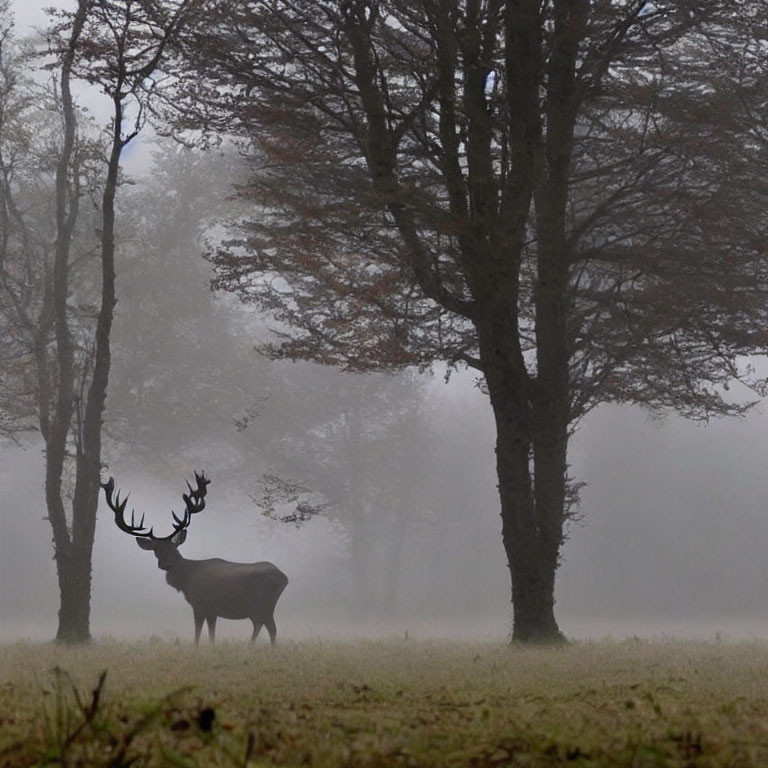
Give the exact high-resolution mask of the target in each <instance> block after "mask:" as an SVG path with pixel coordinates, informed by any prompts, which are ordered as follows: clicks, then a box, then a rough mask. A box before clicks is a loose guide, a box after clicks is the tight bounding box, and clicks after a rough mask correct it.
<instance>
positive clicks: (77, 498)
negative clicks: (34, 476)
mask: <svg viewBox="0 0 768 768" xmlns="http://www.w3.org/2000/svg"><path fill="white" fill-rule="evenodd" d="M188 5H189V3H187V2H179V3H175V2H168V3H161V4H157V3H151V2H136V1H134V0H124V1H123V0H120V1H119V2H110V1H109V0H79V2H78V5H77V8H76V9H75V10H74V11H72V12H68V11H67V12H65V11H61V12H52V13H54V17H55V19H56V23H55V24H53V25H52V27H51V28H50V30H49V32H48V44H49V54H50V55H51V57H52V61H53V64H51V65H50V67H49V68H50V69H51V70H52V71H53V72H54V73H55V75H54V83H55V86H56V107H57V109H58V112H59V114H60V120H61V136H60V139H59V140H58V141H57V142H56V143H55V144H54V146H55V147H56V150H55V155H56V157H55V164H54V165H55V169H54V171H53V178H54V182H53V190H52V195H53V197H52V202H51V203H50V204H49V209H50V210H51V213H52V214H53V215H52V216H51V218H52V219H53V220H54V221H55V231H54V232H53V233H52V237H51V238H50V241H52V242H53V248H52V252H51V251H50V250H48V249H47V246H46V243H47V242H50V241H47V240H46V238H45V235H44V234H43V233H40V232H36V233H35V232H33V231H32V230H33V228H32V227H31V226H30V221H31V213H30V212H29V211H24V210H22V209H20V208H19V207H18V206H16V204H15V201H14V193H15V190H16V188H17V187H16V186H15V185H14V184H13V183H12V179H13V172H14V166H13V164H12V161H11V157H10V155H9V154H8V153H7V152H6V154H5V155H4V162H3V170H4V172H5V183H4V187H3V191H4V214H3V215H4V223H5V224H6V228H5V246H6V247H5V252H4V262H3V263H2V264H0V267H5V266H8V267H9V268H8V269H3V270H2V271H3V278H4V280H5V285H6V287H8V288H9V293H8V295H7V297H6V298H7V299H8V301H7V305H8V307H9V308H10V310H11V311H10V312H9V313H6V314H5V315H4V317H5V322H7V323H9V324H11V325H12V326H13V327H14V328H15V329H16V330H17V333H18V335H19V336H20V337H21V336H22V335H23V337H24V343H25V345H26V351H27V359H28V362H29V364H30V366H31V369H32V370H34V385H33V386H31V387H30V388H29V392H28V394H29V395H31V396H32V397H33V398H34V400H35V401H36V403H35V404H36V410H37V416H38V424H39V428H40V432H41V434H42V437H43V439H44V441H45V456H46V473H45V496H46V506H47V510H48V520H49V521H50V523H51V528H52V531H53V542H54V551H55V560H56V566H57V574H58V583H59V591H60V597H61V603H60V609H59V626H58V630H57V635H56V637H57V640H59V641H61V642H83V641H86V640H88V639H89V636H90V594H91V558H92V551H93V541H94V533H95V525H96V510H97V506H98V492H99V479H100V478H99V475H100V471H101V440H102V416H103V411H104V406H105V402H106V395H107V383H108V379H109V368H110V333H111V328H112V321H113V314H114V305H115V241H114V227H115V196H116V193H117V189H118V183H119V168H120V159H121V155H122V152H123V150H124V149H125V147H126V146H127V145H128V144H129V143H130V142H131V141H132V140H133V139H134V138H135V137H136V136H137V135H138V133H139V131H140V130H141V127H142V125H143V123H144V120H145V115H146V104H147V101H148V100H149V99H150V98H151V95H152V90H153V88H154V87H155V86H156V77H154V75H156V73H157V71H158V65H159V64H160V62H161V60H162V56H163V54H164V51H165V48H166V45H167V42H168V40H169V39H170V38H171V37H172V36H173V35H174V34H175V32H176V30H177V28H178V26H179V24H180V23H181V21H182V20H183V16H184V13H185V11H186V9H187V7H188ZM76 78H80V79H82V80H85V81H87V82H88V83H90V84H91V85H95V86H98V87H100V88H101V90H102V91H103V92H104V93H105V94H106V95H107V96H108V97H109V99H110V100H111V104H112V120H111V124H110V126H109V129H108V131H107V135H106V141H105V144H106V146H105V147H104V145H102V147H103V151H101V150H99V151H94V143H93V142H89V140H88V139H87V138H86V135H85V132H83V131H82V130H81V120H80V117H81V116H80V115H79V114H78V111H77V108H76V105H75V100H74V98H73V96H72V82H73V80H74V79H76ZM129 106H130V107H131V108H132V109H133V111H132V113H131V116H130V118H126V109H127V108H129ZM6 114H7V113H6ZM3 138H4V139H8V138H9V137H8V134H7V133H6V134H5V135H4V137H3ZM8 146H9V145H7V144H6V146H5V147H4V149H6V148H7V147H8ZM15 157H16V158H17V159H18V155H15ZM97 159H98V162H96V160H97ZM96 190H100V195H101V199H100V200H94V202H95V203H96V204H97V205H98V207H99V221H98V224H97V226H96V231H98V232H99V242H98V243H97V244H94V243H90V242H85V241H81V240H80V239H78V238H77V237H76V232H77V225H78V220H79V218H80V217H81V205H80V204H81V199H82V198H83V196H84V195H86V194H93V193H94V192H95V191H96ZM37 221H40V218H39V217H38V219H37ZM91 231H93V229H91ZM11 234H12V237H11V236H10V235H11ZM33 235H35V236H36V237H33ZM11 252H12V253H11ZM94 253H96V254H98V256H97V257H96V259H97V261H98V271H99V272H100V280H99V279H98V278H97V280H96V282H97V284H98V283H100V289H99V290H98V298H96V300H95V301H94V302H93V303H89V304H87V305H86V306H77V304H78V302H73V291H74V290H76V289H77V288H81V286H77V285H74V284H75V283H76V282H77V280H78V279H79V278H82V271H81V266H82V263H83V262H88V261H89V260H90V261H93V254H94ZM11 255H13V258H11ZM19 270H21V272H19ZM22 273H23V274H22ZM73 304H75V305H76V306H74V307H73ZM27 380H28V379H27ZM17 383H18V381H17ZM69 464H72V465H73V466H74V473H73V474H74V481H73V484H72V489H71V494H70V491H69V489H68V488H67V487H66V485H67V484H66V483H65V482H64V476H65V467H66V466H67V465H69ZM70 495H71V511H70V512H68V510H67V507H68V501H67V499H68V497H69V496H70Z"/></svg>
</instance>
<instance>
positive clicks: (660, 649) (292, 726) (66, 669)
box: [0, 640, 768, 768]
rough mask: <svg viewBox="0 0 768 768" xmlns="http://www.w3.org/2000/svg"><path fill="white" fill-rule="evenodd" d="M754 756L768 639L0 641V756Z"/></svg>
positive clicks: (761, 726)
mask: <svg viewBox="0 0 768 768" xmlns="http://www.w3.org/2000/svg"><path fill="white" fill-rule="evenodd" d="M269 765H314V766H355V767H356V768H357V767H360V768H364V767H365V766H390V765H393V766H396V765H403V766H480V767H482V766H506V765H510V766H518V765H519V766H552V765H575V766H667V765H668V766H686V767H687V768H690V767H692V766H702V767H703V766H761V767H764V766H766V765H768V645H765V644H762V643H744V644H728V643H720V642H711V643H707V642H686V643H683V642H673V641H669V642H666V641H655V642H642V641H636V640H633V641H626V642H619V643H614V642H596V643H591V642H590V643H583V644H581V643H577V644H571V645H569V646H566V647H555V648H541V649H529V648H517V647H509V646H505V645H501V644H498V645H493V644H470V643H466V644H463V643H437V642H409V641H394V640H393V641H382V642H354V643H352V642H350V643H325V642H303V643H296V644H292V643H288V642H284V643H282V644H281V645H280V646H278V647H277V648H275V649H270V648H268V647H267V646H265V645H261V644H259V645H257V646H256V647H249V646H246V645H242V646H241V645H227V644H221V645H217V646H216V647H214V648H210V647H205V646H202V647H200V648H197V649H196V648H194V647H190V646H187V645H178V644H173V643H144V644H134V645H127V644H120V643H109V642H98V643H94V644H93V645H91V646H90V647H86V648H61V647H57V646H53V645H40V644H24V643H18V644H11V645H4V646H0V766H2V768H17V767H19V768H20V767H22V766H73V767H74V766H87V767H88V768H96V767H100V766H105V767H106V766H110V767H112V768H120V767H121V766H176V767H177V768H192V767H193V766H227V767H228V768H229V767H231V766H244V767H245V766H269Z"/></svg>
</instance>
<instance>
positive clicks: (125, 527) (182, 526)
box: [101, 472, 211, 571]
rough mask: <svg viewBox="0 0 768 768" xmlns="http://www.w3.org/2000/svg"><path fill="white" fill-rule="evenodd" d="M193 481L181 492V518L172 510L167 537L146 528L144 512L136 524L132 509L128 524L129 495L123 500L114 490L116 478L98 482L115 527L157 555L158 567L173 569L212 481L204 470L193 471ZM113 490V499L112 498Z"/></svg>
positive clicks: (203, 503)
mask: <svg viewBox="0 0 768 768" xmlns="http://www.w3.org/2000/svg"><path fill="white" fill-rule="evenodd" d="M195 482H196V483H197V488H195V489H193V488H192V486H191V485H190V484H189V482H187V488H188V489H189V493H183V494H182V498H183V499H184V512H183V513H182V515H181V517H179V516H178V515H177V514H176V513H175V512H174V511H173V510H171V514H172V515H173V532H172V533H171V534H169V535H168V536H155V534H154V532H153V530H152V528H149V529H147V528H145V527H144V515H142V516H141V520H139V522H138V523H136V519H135V515H134V512H133V510H131V522H130V523H129V522H128V521H127V520H126V519H125V507H126V504H127V503H128V496H126V497H125V498H124V499H122V500H121V499H120V491H118V492H117V493H115V480H114V478H112V477H110V478H109V480H107V482H106V483H102V484H101V487H102V488H103V489H104V493H105V494H106V497H107V504H108V505H109V508H110V509H111V510H112V511H113V512H114V513H115V523H116V524H117V527H118V528H119V529H120V530H121V531H124V532H125V533H128V534H130V535H131V536H135V537H136V543H137V544H138V545H139V546H140V547H141V548H142V549H150V550H152V551H153V552H154V553H155V557H156V558H157V564H158V566H159V567H160V568H161V569H162V570H164V571H167V570H169V569H170V568H172V567H173V564H174V563H175V562H176V561H177V560H178V559H179V558H180V557H181V555H180V554H179V547H180V546H181V545H182V544H183V543H184V540H185V539H186V538H187V528H188V527H189V524H190V523H191V522H192V515H194V514H197V513H198V512H202V511H203V509H205V494H206V493H207V490H208V485H209V483H210V482H211V481H210V480H209V479H208V478H207V477H206V476H205V472H201V473H200V474H198V473H197V472H195ZM113 493H114V498H113V497H112V494H113ZM129 495H130V494H129Z"/></svg>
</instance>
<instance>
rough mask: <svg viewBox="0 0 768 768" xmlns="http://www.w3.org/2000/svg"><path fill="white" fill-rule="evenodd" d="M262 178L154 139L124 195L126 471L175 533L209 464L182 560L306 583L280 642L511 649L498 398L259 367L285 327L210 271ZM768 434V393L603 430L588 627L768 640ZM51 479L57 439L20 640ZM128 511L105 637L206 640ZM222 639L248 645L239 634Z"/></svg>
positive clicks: (29, 519) (32, 484)
mask: <svg viewBox="0 0 768 768" xmlns="http://www.w3.org/2000/svg"><path fill="white" fill-rule="evenodd" d="M16 5H17V6H18V7H17V9H16V10H17V14H18V16H17V21H18V24H19V26H20V27H22V28H23V27H24V26H25V25H26V26H29V25H32V24H41V23H43V21H44V17H43V16H42V14H41V13H40V8H41V7H42V5H43V4H40V5H39V6H38V4H36V3H25V4H23V5H22V4H20V3H18V4H16ZM45 5H49V3H45ZM93 109H94V110H96V111H98V101H96V100H95V101H94V102H93ZM239 170H240V169H239V167H238V164H237V159H236V157H233V156H230V155H224V154H216V153H211V154H208V155H203V154H200V153H192V152H185V151H183V150H181V149H179V148H178V147H174V146H171V145H153V144H152V143H151V142H149V141H147V140H146V139H144V140H142V142H141V144H140V145H139V146H138V149H133V150H132V154H131V156H130V158H129V163H128V167H127V171H128V174H129V176H131V175H133V176H135V177H139V176H143V177H145V178H149V179H151V180H152V182H151V183H150V184H146V185H144V184H142V185H136V186H135V187H130V186H127V187H124V188H123V189H122V191H121V199H120V203H119V204H120V208H121V215H120V216H119V219H118V221H119V226H120V227H121V228H122V232H121V241H120V245H119V252H118V262H117V273H118V277H117V290H118V305H117V311H116V317H115V328H114V351H113V370H112V374H111V379H110V389H109V397H108V402H107V412H106V414H105V427H106V442H105V459H106V461H107V463H108V468H107V469H106V470H105V471H104V477H105V478H106V477H107V476H108V475H110V474H113V475H114V476H115V480H116V484H117V486H118V487H119V488H121V489H122V491H123V492H124V493H125V492H129V491H130V492H131V499H130V502H129V506H133V507H135V509H136V510H137V512H139V513H141V512H146V514H147V521H148V523H149V524H150V525H154V526H155V528H156V530H157V531H158V532H163V533H164V532H167V531H168V530H170V522H171V513H170V510H171V509H176V510H177V511H178V510H179V509H180V504H181V492H182V490H184V488H185V486H184V479H185V478H190V477H192V472H193V470H195V469H198V470H199V469H201V468H202V469H205V470H206V472H207V473H208V474H209V476H210V477H211V479H212V484H211V486H210V488H209V493H208V507H207V509H206V510H205V512H204V513H203V514H201V515H200V516H199V519H198V518H195V520H194V523H193V525H192V526H191V528H190V532H189V537H188V539H187V542H186V543H185V545H184V548H183V554H184V555H185V556H186V557H192V558H205V557H222V558H225V559H229V560H234V561H253V560H262V559H264V560H270V561H272V562H273V563H275V564H276V565H277V566H278V567H279V568H280V569H281V570H283V571H284V572H285V573H286V574H287V575H288V577H289V579H290V583H289V586H288V588H287V589H286V592H285V594H284V595H283V597H282V598H281V601H280V603H279V606H278V608H277V615H276V620H277V624H278V630H279V633H280V637H281V638H284V639H286V638H287V639H290V638H296V637H333V636H339V635H342V634H345V635H349V634H353V635H354V634H359V635H362V634H372V633H376V634H384V635H392V634H394V635H403V634H404V633H405V632H408V633H409V636H415V637H419V636H434V635H440V636H446V637H478V636H479V637H487V638H503V637H506V636H507V635H508V633H509V630H510V605H509V576H508V572H507V567H506V561H505V556H504V551H503V548H502V545H501V540H500V537H499V530H500V519H499V510H498V499H497V497H496V495H495V494H494V493H493V489H494V486H495V466H494V461H495V459H494V450H493V442H494V429H493V423H492V414H491V410H490V407H489V405H488V403H487V399H486V397H485V395H484V394H483V393H482V392H480V391H479V390H478V389H477V388H476V386H475V382H474V377H473V376H472V375H471V374H469V373H466V372H457V373H454V374H453V375H452V376H451V377H450V379H449V381H448V382H447V383H446V382H445V381H444V373H445V371H444V369H443V368H442V367H439V366H438V367H436V368H435V370H434V372H433V374H432V375H429V374H416V373H408V374H404V375H400V376H386V375H381V374H376V375H365V376H360V375H354V376H353V375H351V374H343V373H340V372H338V371H335V370H331V369H325V368H320V367H318V366H314V365H310V364H308V363H294V364H292V363H287V362H279V363H278V362H272V361H269V360H267V359H265V358H263V357H261V356H259V355H258V354H257V353H256V352H255V351H254V345H255V344H256V343H257V342H258V341H260V340H264V339H265V338H267V330H266V321H265V320H264V319H263V318H261V317H258V316H257V315H255V313H253V312H251V311H249V309H248V307H244V306H242V305H241V304H240V303H239V302H237V301H236V300H234V299H233V298H232V297H231V296H223V295H218V294H215V293H212V292H211V291H210V290H209V287H208V285H209V280H210V277H211V271H210V266H209V265H208V263H207V262H206V261H205V260H204V259H203V251H204V249H205V247H206V241H207V239H210V238H211V237H212V236H214V235H215V225H213V224H211V222H212V221H213V220H214V219H215V218H216V216H223V217H226V216H228V215H236V210H234V208H236V204H235V203H232V204H231V205H232V207H231V208H229V207H227V206H228V205H229V203H222V200H225V198H226V197H227V195H228V190H230V189H231V183H232V181H233V180H236V179H237V178H238V173H239ZM766 427H768V421H766V412H765V408H764V406H763V404H760V405H758V406H757V407H756V408H755V409H753V411H752V412H751V413H750V414H749V415H748V416H747V417H746V418H745V419H742V420H730V421H725V420H718V421H713V422H710V423H708V424H694V423H690V422H686V421H684V420H682V419H680V418H679V417H677V416H674V415H669V416H668V417H667V418H665V419H656V418H651V417H650V416H649V415H648V414H647V413H646V412H644V411H642V410H640V409H638V408H630V407H615V406H612V407H602V408H600V409H598V410H597V411H595V412H594V413H592V414H590V415H589V416H588V417H587V418H586V419H585V420H584V421H583V423H582V424H581V425H580V427H579V430H578V432H577V433H576V435H575V438H574V440H573V442H572V447H571V459H572V466H571V473H570V474H571V476H572V477H574V478H575V479H576V480H579V481H584V482H585V483H587V485H586V487H585V488H584V489H583V490H582V494H581V504H580V508H579V513H580V515H581V519H580V521H578V522H576V523H574V524H572V525H571V527H570V529H569V541H568V542H567V543H566V545H565V547H564V560H563V563H562V566H561V568H560V570H559V573H558V582H557V600H558V606H557V607H558V616H559V621H560V626H561V628H562V630H563V631H564V633H565V634H566V635H567V636H570V637H586V636H591V637H600V636H603V635H606V634H611V635H614V636H619V637H621V636H625V635H632V634H637V635H653V634H659V633H667V634H686V635H704V636H712V635H714V634H715V633H721V634H722V635H725V636H729V637H742V636H755V637H761V638H768V607H767V606H768V564H767V563H766V542H767V541H768V516H766V514H765V490H766V487H768V478H767V476H766V475H767V473H766V456H768V450H766V449H767V448H768V430H767V429H766ZM272 476H275V477H279V478H281V479H282V480H285V481H290V482H293V483H295V484H297V486H300V490H299V491H298V492H297V499H303V500H306V501H308V502H309V503H313V504H319V505H321V507H322V513H321V514H320V515H318V516H315V517H313V518H312V519H311V520H310V521H308V522H307V523H305V524H303V525H302V526H299V527H297V526H296V525H293V524H290V523H285V522H281V521H280V520H278V519H275V518H276V517H279V516H280V515H281V514H288V513H290V512H291V510H292V509H294V508H295V504H296V499H294V500H293V501H290V502H285V501H283V502H282V503H281V504H278V506H277V508H276V510H275V514H274V515H273V516H272V517H267V516H265V515H264V514H262V512H263V503H264V499H265V493H266V494H268V493H269V490H270V487H269V478H270V477H272ZM43 479H44V463H43V455H42V452H41V443H40V442H39V441H38V440H37V438H36V437H35V435H34V434H30V435H28V436H27V437H26V438H25V439H24V443H23V445H22V446H18V445H14V444H12V443H0V640H12V639H17V638H32V639H50V638H52V637H53V635H54V634H55V627H56V611H57V608H58V594H57V586H56V575H55V565H54V561H53V559H52V555H53V548H52V544H51V532H50V526H49V524H48V523H47V521H46V520H45V519H44V516H45V503H44V498H43ZM265 483H266V484H265ZM257 502H262V506H259V504H258V503H257ZM111 518H112V516H111V513H110V512H109V510H108V508H107V507H106V504H104V503H103V501H102V507H101V511H100V514H99V520H98V525H97V532H96V544H95V549H94V571H93V603H92V631H93V634H94V636H95V637H103V636H113V637H121V638H127V639H136V638H142V637H143V638H146V637H149V636H152V635H154V636H158V637H161V638H166V639H167V638H175V637H180V638H181V639H183V640H185V641H187V640H190V639H191V637H192V616H191V610H190V608H189V606H188V605H187V604H186V603H185V602H184V600H183V598H182V596H181V595H180V594H178V593H176V592H175V590H173V589H171V588H170V587H169V586H168V585H167V584H166V583H165V579H164V575H163V574H162V573H161V572H160V571H159V570H158V569H157V567H156V564H155V560H154V558H153V557H152V556H151V555H150V554H149V553H146V552H143V551H141V550H140V549H139V548H138V547H137V546H136V544H135V543H134V542H132V541H130V537H128V536H126V535H125V534H123V533H121V532H120V531H119V530H118V529H117V528H116V527H115V525H114V524H113V522H112V519H111ZM219 627H220V631H219V633H220V636H221V637H223V638H237V639H240V640H243V641H245V639H246V637H247V630H246V628H245V627H244V626H243V625H242V623H240V622H227V621H222V622H220V625H219Z"/></svg>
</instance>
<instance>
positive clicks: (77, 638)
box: [56, 552, 91, 643]
mask: <svg viewBox="0 0 768 768" xmlns="http://www.w3.org/2000/svg"><path fill="white" fill-rule="evenodd" d="M56 565H57V570H58V577H59V594H60V603H59V627H58V630H57V632H56V642H59V643H85V642H88V641H89V640H90V638H91V629H90V615H91V557H90V552H89V553H88V556H86V555H85V553H77V554H74V555H69V554H68V555H67V556H62V555H61V554H60V555H59V556H58V557H57V558H56Z"/></svg>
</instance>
